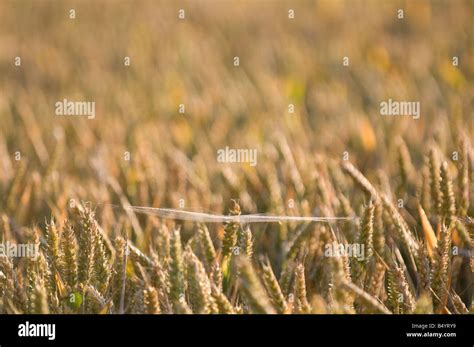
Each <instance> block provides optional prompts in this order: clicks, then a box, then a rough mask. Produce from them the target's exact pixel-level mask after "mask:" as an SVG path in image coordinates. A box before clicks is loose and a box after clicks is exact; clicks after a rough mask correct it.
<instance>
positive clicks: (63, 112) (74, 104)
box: [54, 99, 95, 119]
mask: <svg viewBox="0 0 474 347" xmlns="http://www.w3.org/2000/svg"><path fill="white" fill-rule="evenodd" d="M54 106H55V113H56V116H87V119H94V118H95V101H69V100H67V99H64V100H62V101H57V102H56V103H55V104H54Z"/></svg>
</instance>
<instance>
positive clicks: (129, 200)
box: [0, 0, 474, 313]
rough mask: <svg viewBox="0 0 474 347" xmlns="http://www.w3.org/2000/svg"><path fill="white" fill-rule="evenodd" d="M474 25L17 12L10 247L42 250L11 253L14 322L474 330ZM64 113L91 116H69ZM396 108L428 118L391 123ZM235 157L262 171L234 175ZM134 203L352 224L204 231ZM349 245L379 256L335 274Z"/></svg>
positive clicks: (250, 8)
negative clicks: (369, 318)
mask: <svg viewBox="0 0 474 347" xmlns="http://www.w3.org/2000/svg"><path fill="white" fill-rule="evenodd" d="M71 9H74V11H75V18H74V19H71V18H69V17H70V10H71ZM180 9H184V11H185V18H184V19H180V18H179V17H178V15H179V10H180ZM290 9H291V10H294V14H295V17H294V19H289V18H288V14H289V12H288V11H289V10H290ZM399 9H403V11H404V18H403V19H399V18H397V14H398V12H397V11H398V10H399ZM473 14H474V3H473V2H472V1H468V0H466V1H460V0H454V1H384V2H381V1H362V0H360V1H339V0H336V1H328V0H324V1H292V2H289V1H269V0H262V1H249V0H246V1H218V0H212V1H211V0H209V1H208V0H206V1H188V2H186V1H180V2H179V3H178V2H172V1H142V0H139V1H133V2H132V1H100V2H98V1H73V2H71V1H64V2H59V1H36V2H34V1H9V0H7V1H2V2H0V120H1V127H0V214H1V221H0V240H1V241H2V242H3V243H5V242H7V241H9V242H13V243H35V244H36V243H40V244H41V256H40V257H39V258H38V259H36V260H31V259H26V258H15V259H13V258H12V259H10V258H8V257H0V259H1V262H0V281H2V284H3V285H2V286H1V287H0V312H2V313H5V312H6V313H19V312H41V313H47V312H52V313H74V312H92V313H116V312H119V313H145V312H149V313H158V312H162V313H186V312H194V313H231V312H232V313H273V312H278V313H310V312H312V313H326V312H327V313H372V312H384V313H388V312H393V313H411V312H420V313H433V312H436V313H467V312H469V311H471V312H472V310H473V308H472V299H471V297H472V290H473V289H472V255H471V253H470V252H471V247H472V242H471V240H472V237H473V222H472V218H473V217H474V201H473V196H474V187H473V186H474V184H473V182H474V178H473V171H474V170H473V167H474V147H473V146H474V142H473V138H474V136H473V135H474V121H473V119H474V112H473V109H474V84H473V83H472V82H473V77H474V59H473V58H472V57H473V53H474V52H473V51H474V45H473V43H474V30H473V29H474V28H473V24H472V23H473V20H472V19H473ZM16 57H20V58H21V65H20V66H16V65H15V61H16ZM126 57H128V58H129V59H130V65H129V66H126V65H125V64H124V59H125V58H126ZM235 57H238V58H239V66H234V58H235ZM344 57H347V58H349V65H348V66H344V65H343V59H344ZM453 57H457V58H458V62H459V64H458V65H457V66H455V65H453ZM63 99H68V100H78V101H87V102H95V107H96V109H95V110H96V114H95V118H94V119H87V117H84V116H58V115H56V114H55V103H56V102H58V101H62V100H63ZM388 99H393V100H401V101H417V102H419V103H420V105H421V115H420V118H419V119H413V118H412V117H410V116H381V114H380V103H381V102H382V101H386V100H388ZM290 104H291V105H293V107H294V112H293V113H291V112H289V110H290V109H289V105H290ZM180 105H182V106H184V113H180V112H179V110H180ZM226 146H228V147H230V148H241V149H256V150H257V153H258V162H257V165H256V166H251V165H249V164H248V163H220V162H218V160H217V154H216V153H217V151H218V150H219V149H223V148H225V147H226ZM430 153H431V154H430ZM128 159H129V160H128ZM344 159H347V160H344ZM444 162H445V163H446V164H443V163H444ZM349 163H352V164H349ZM352 165H353V166H352ZM359 171H360V172H359ZM362 174H363V175H364V176H365V177H366V178H367V180H368V182H370V183H368V182H366V181H364V180H362V179H361V177H360V176H361V175H362ZM362 178H363V177H362ZM367 184H369V185H370V186H367ZM374 191H375V192H376V194H374ZM232 201H235V202H232ZM128 205H133V206H146V207H161V208H176V209H185V210H192V211H200V212H202V211H206V212H209V211H210V212H213V213H217V214H228V213H233V214H234V215H235V214H237V215H238V214H239V213H242V214H256V213H268V214H272V215H289V216H328V217H329V216H344V217H354V218H355V219H354V220H353V221H351V222H346V223H332V224H327V223H311V224H308V223H306V224H304V223H302V224H300V223H296V222H290V223H286V222H285V223H283V222H282V223H260V224H250V225H242V224H239V223H234V222H232V223H227V224H225V223H224V224H222V223H216V224H209V225H207V227H206V226H205V225H201V226H198V224H196V223H192V222H181V221H175V222H173V221H169V220H167V221H166V220H163V219H161V218H157V217H156V216H150V215H145V214H140V213H136V211H132V210H124V209H122V208H121V206H122V207H123V206H128ZM419 206H421V211H420V208H419ZM238 209H240V211H241V212H237V211H238ZM374 210H375V211H374ZM229 211H230V212H229ZM424 215H426V216H425V217H423V216H424ZM66 220H68V221H67V222H66ZM53 221H54V222H53ZM178 230H179V231H178ZM336 241H337V242H338V243H340V244H363V245H365V249H366V252H367V251H368V250H372V249H373V250H374V251H373V252H369V253H366V257H365V259H364V260H363V261H362V262H361V261H360V260H357V259H355V258H351V257H347V256H341V257H335V258H334V257H327V256H326V255H325V254H324V249H325V246H326V245H328V244H331V243H332V242H336ZM127 244H130V247H131V249H128V252H127V251H126V249H127V246H126V245H127ZM453 247H455V248H453ZM454 249H455V250H456V251H458V250H462V252H461V254H456V252H453V250H454ZM236 250H238V252H237V251H236ZM129 252H131V253H130V254H129ZM236 253H239V254H238V255H237V254H236ZM466 254H467V255H466ZM272 274H274V275H272ZM14 278H15V279H17V280H15V281H14V280H13V279H14ZM219 278H220V279H219ZM303 289H304V290H303ZM400 295H401V296H400ZM79 297H80V299H77V300H79V301H80V302H81V303H79V304H77V302H76V301H74V300H75V298H79ZM71 298H72V299H74V300H73V301H74V303H71V300H72V299H71ZM2 299H3V300H2Z"/></svg>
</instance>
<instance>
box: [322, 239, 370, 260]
mask: <svg viewBox="0 0 474 347" xmlns="http://www.w3.org/2000/svg"><path fill="white" fill-rule="evenodd" d="M364 248H365V247H364V244H361V243H353V244H350V243H347V244H344V243H337V242H332V243H327V244H326V245H325V246H324V256H326V257H341V256H345V257H349V258H357V260H359V261H362V260H364V258H365V252H364Z"/></svg>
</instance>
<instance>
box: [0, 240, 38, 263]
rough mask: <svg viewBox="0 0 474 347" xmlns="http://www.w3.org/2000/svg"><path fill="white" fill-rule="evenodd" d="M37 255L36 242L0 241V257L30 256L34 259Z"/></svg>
mask: <svg viewBox="0 0 474 347" xmlns="http://www.w3.org/2000/svg"><path fill="white" fill-rule="evenodd" d="M38 255H39V244H38V243H12V242H10V241H6V242H5V243H0V257H2V256H3V257H9V258H32V259H33V260H35V259H36V258H37V257H38Z"/></svg>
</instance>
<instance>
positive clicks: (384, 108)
mask: <svg viewBox="0 0 474 347" xmlns="http://www.w3.org/2000/svg"><path fill="white" fill-rule="evenodd" d="M380 114H381V115H382V116H411V117H413V119H419V118H420V102H419V101H394V100H392V99H388V100H387V101H382V102H381V103H380Z"/></svg>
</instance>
